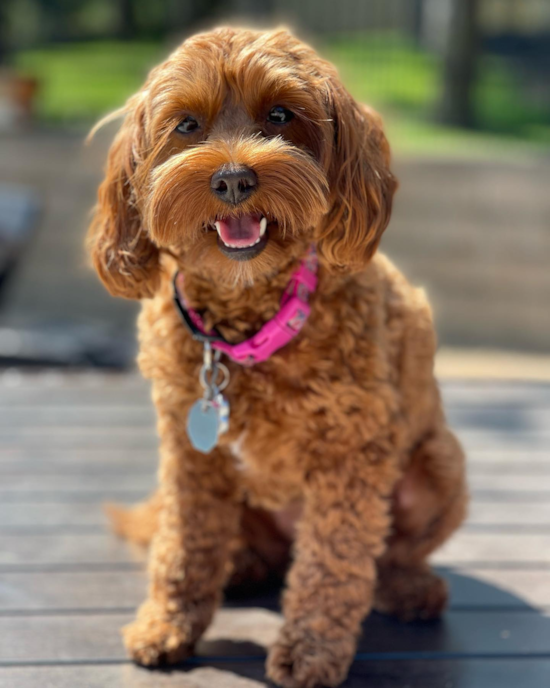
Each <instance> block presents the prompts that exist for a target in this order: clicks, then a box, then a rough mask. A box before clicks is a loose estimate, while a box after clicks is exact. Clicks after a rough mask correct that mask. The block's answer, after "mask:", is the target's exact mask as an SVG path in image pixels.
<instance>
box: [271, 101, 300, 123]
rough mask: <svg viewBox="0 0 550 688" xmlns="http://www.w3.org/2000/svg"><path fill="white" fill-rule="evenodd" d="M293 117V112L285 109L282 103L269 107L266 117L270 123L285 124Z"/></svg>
mask: <svg viewBox="0 0 550 688" xmlns="http://www.w3.org/2000/svg"><path fill="white" fill-rule="evenodd" d="M293 117H294V113H293V112H292V111H291V110H287V109H286V108H284V107H283V106H282V105H276V106H275V107H273V108H271V110H270V111H269V115H268V116H267V119H268V121H269V122H271V123H272V124H287V122H290V120H291V119H292V118H293Z"/></svg>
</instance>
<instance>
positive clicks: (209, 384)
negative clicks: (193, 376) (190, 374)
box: [199, 361, 229, 393]
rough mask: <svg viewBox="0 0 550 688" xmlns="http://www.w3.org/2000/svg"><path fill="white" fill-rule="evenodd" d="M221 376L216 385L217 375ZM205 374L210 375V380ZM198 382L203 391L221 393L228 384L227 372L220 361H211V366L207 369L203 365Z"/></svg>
mask: <svg viewBox="0 0 550 688" xmlns="http://www.w3.org/2000/svg"><path fill="white" fill-rule="evenodd" d="M220 372H221V374H222V379H221V381H220V383H219V384H218V382H217V380H218V373H220ZM207 373H210V379H207ZM199 380H200V383H201V386H202V388H203V389H210V390H214V389H215V390H216V392H217V393H219V392H222V391H223V390H224V389H225V388H226V387H227V385H228V384H229V370H228V369H227V366H226V365H224V364H223V363H220V361H213V363H212V366H211V367H210V368H208V367H207V366H206V365H203V366H202V368H201V371H200V374H199Z"/></svg>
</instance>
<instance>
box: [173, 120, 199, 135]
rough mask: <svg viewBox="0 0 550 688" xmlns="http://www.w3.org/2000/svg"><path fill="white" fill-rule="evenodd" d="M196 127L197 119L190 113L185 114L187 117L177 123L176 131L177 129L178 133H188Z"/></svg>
mask: <svg viewBox="0 0 550 688" xmlns="http://www.w3.org/2000/svg"><path fill="white" fill-rule="evenodd" d="M198 128H199V123H198V122H197V120H196V119H195V118H194V117H191V115H187V117H186V118H185V119H184V120H182V121H181V122H180V123H179V124H178V126H177V127H176V131H179V133H180V134H190V133H191V132H192V131H195V130H196V129H198Z"/></svg>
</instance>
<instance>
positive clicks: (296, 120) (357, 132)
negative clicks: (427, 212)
mask: <svg viewBox="0 0 550 688" xmlns="http://www.w3.org/2000/svg"><path fill="white" fill-rule="evenodd" d="M124 114H125V119H124V122H123V124H122V127H121V129H120V131H119V132H118V135H117V137H116V139H115V141H114V143H113V145H112V147H111V150H110V152H109V158H108V164H107V173H106V178H105V180H104V182H103V183H102V185H101V187H100V190H99V203H98V206H97V209H96V214H95V218H94V221H93V223H92V227H91V229H90V236H89V246H90V249H91V253H92V256H93V260H94V264H95V266H96V268H97V270H98V272H99V274H100V276H101V278H102V279H103V281H104V282H105V284H106V286H107V287H108V289H109V290H110V291H111V292H112V293H113V294H116V295H120V296H126V297H129V298H143V297H148V296H151V295H152V294H153V293H154V291H155V289H156V287H157V285H158V283H159V278H160V262H159V256H160V252H161V251H162V250H163V249H165V250H168V251H170V252H171V253H173V254H175V255H176V256H177V257H178V260H179V261H180V263H181V264H182V265H183V267H184V269H186V270H190V271H193V270H200V271H201V272H202V273H203V274H206V275H209V276H211V277H212V278H213V279H220V280H224V281H238V280H239V279H246V280H253V279H254V277H255V276H257V275H258V274H269V273H273V272H275V271H277V269H280V268H281V267H282V266H283V265H284V264H285V263H288V262H289V261H290V260H291V259H292V258H294V257H296V256H297V255H299V253H300V252H302V251H303V250H304V246H305V245H306V244H307V243H308V242H310V241H315V242H316V243H317V247H318V252H319V255H320V257H321V259H322V260H323V261H324V263H325V264H326V265H328V266H329V267H330V268H332V269H336V270H357V269H360V268H361V267H363V266H364V265H365V263H366V262H367V261H368V260H369V259H370V257H371V256H372V254H373V253H374V251H375V250H376V247H377V245H378V242H379V240H380V237H381V235H382V232H383V231H384V229H385V228H386V225H387V224H388V221H389V217H390V212H391V204H392V196H393V192H394V190H395V188H396V182H395V179H394V177H393V176H392V174H391V173H390V171H389V147H388V143H387V141H386V138H385V136H384V134H383V131H382V127H381V122H380V118H379V117H378V116H377V115H376V114H375V113H374V112H373V111H371V110H369V109H367V108H364V107H362V106H360V105H358V104H357V103H356V102H355V101H354V100H353V98H352V97H351V96H350V95H349V94H348V92H347V91H346V90H345V89H344V87H343V86H342V85H341V83H340V81H339V80H338V76H337V73H336V71H335V69H334V68H333V67H332V66H331V65H330V64H329V63H327V62H325V61H323V60H322V59H321V58H319V57H318V56H317V54H316V53H315V52H314V51H313V50H312V49H311V48H310V47H308V46H306V45H304V44H303V43H301V42H299V41H298V40H297V39H296V38H294V37H293V36H292V35H290V34H289V33H288V32H287V31H282V30H281V31H275V32H271V33H260V32H256V31H249V30H236V29H219V30H216V31H213V32H211V33H206V34H201V35H197V36H194V37H193V38H190V39H189V40H187V41H185V42H184V43H183V44H182V45H181V47H180V48H178V49H177V50H176V51H175V52H174V53H173V54H172V55H171V56H170V57H169V58H168V60H167V61H166V62H164V63H163V64H161V65H160V66H158V67H157V68H156V69H154V70H153V71H152V72H151V74H150V75H149V78H148V80H147V82H146V83H145V85H144V87H143V89H142V90H141V91H139V92H138V93H137V94H136V95H134V96H133V97H132V98H130V100H129V101H128V103H127V104H126V106H125V108H124Z"/></svg>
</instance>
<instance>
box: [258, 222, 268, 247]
mask: <svg viewBox="0 0 550 688" xmlns="http://www.w3.org/2000/svg"><path fill="white" fill-rule="evenodd" d="M266 228H267V218H265V217H262V219H261V220H260V236H261V237H263V235H264V234H265V230H266ZM258 241H259V240H258ZM256 243H258V242H256Z"/></svg>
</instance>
